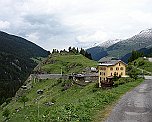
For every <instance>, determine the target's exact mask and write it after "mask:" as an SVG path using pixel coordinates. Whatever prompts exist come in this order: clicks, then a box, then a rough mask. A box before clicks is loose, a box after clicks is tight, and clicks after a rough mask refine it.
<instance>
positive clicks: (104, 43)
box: [99, 39, 121, 48]
mask: <svg viewBox="0 0 152 122" xmlns="http://www.w3.org/2000/svg"><path fill="white" fill-rule="evenodd" d="M119 41H121V39H115V40H108V41H106V42H103V43H101V44H99V46H100V47H105V48H108V47H110V46H111V45H113V44H115V43H117V42H119Z"/></svg>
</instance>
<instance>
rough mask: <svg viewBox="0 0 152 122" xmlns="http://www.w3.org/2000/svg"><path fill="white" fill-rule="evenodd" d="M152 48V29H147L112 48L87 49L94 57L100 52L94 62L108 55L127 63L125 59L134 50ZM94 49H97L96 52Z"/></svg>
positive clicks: (115, 44)
mask: <svg viewBox="0 0 152 122" xmlns="http://www.w3.org/2000/svg"><path fill="white" fill-rule="evenodd" d="M151 46H152V29H147V30H143V31H141V32H140V33H139V34H137V35H135V36H133V37H131V38H128V39H125V40H120V41H118V42H116V43H114V44H112V45H111V46H107V47H106V48H105V47H104V50H103V47H101V46H99V47H98V49H97V48H96V47H93V48H90V49H87V50H89V53H91V54H92V55H96V53H97V52H100V54H99V55H96V56H95V58H93V59H94V60H96V59H100V58H102V57H103V55H102V54H105V53H107V56H113V57H119V58H123V60H125V62H126V61H127V59H125V58H124V56H125V55H127V56H129V54H128V53H130V52H131V51H132V50H140V49H142V48H146V49H147V48H149V47H151ZM94 48H95V49H96V50H95V51H96V52H94Z"/></svg>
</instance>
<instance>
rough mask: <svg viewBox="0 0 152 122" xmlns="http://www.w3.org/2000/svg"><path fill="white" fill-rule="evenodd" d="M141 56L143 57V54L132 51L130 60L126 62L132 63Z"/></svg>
mask: <svg viewBox="0 0 152 122" xmlns="http://www.w3.org/2000/svg"><path fill="white" fill-rule="evenodd" d="M141 56H143V53H141V52H138V51H135V50H133V51H132V53H131V56H130V58H129V59H128V62H132V61H134V60H136V59H138V58H139V57H141Z"/></svg>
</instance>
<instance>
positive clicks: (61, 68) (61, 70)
mask: <svg viewBox="0 0 152 122" xmlns="http://www.w3.org/2000/svg"><path fill="white" fill-rule="evenodd" d="M61 75H62V67H61Z"/></svg>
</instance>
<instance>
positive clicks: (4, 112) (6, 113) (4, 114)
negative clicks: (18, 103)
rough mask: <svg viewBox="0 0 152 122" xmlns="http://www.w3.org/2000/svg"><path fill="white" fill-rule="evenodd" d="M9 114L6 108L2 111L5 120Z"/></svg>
mask: <svg viewBox="0 0 152 122" xmlns="http://www.w3.org/2000/svg"><path fill="white" fill-rule="evenodd" d="M9 114H10V111H9V110H8V109H5V110H4V111H3V114H2V115H3V116H4V117H5V118H6V120H7V119H8V118H9Z"/></svg>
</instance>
